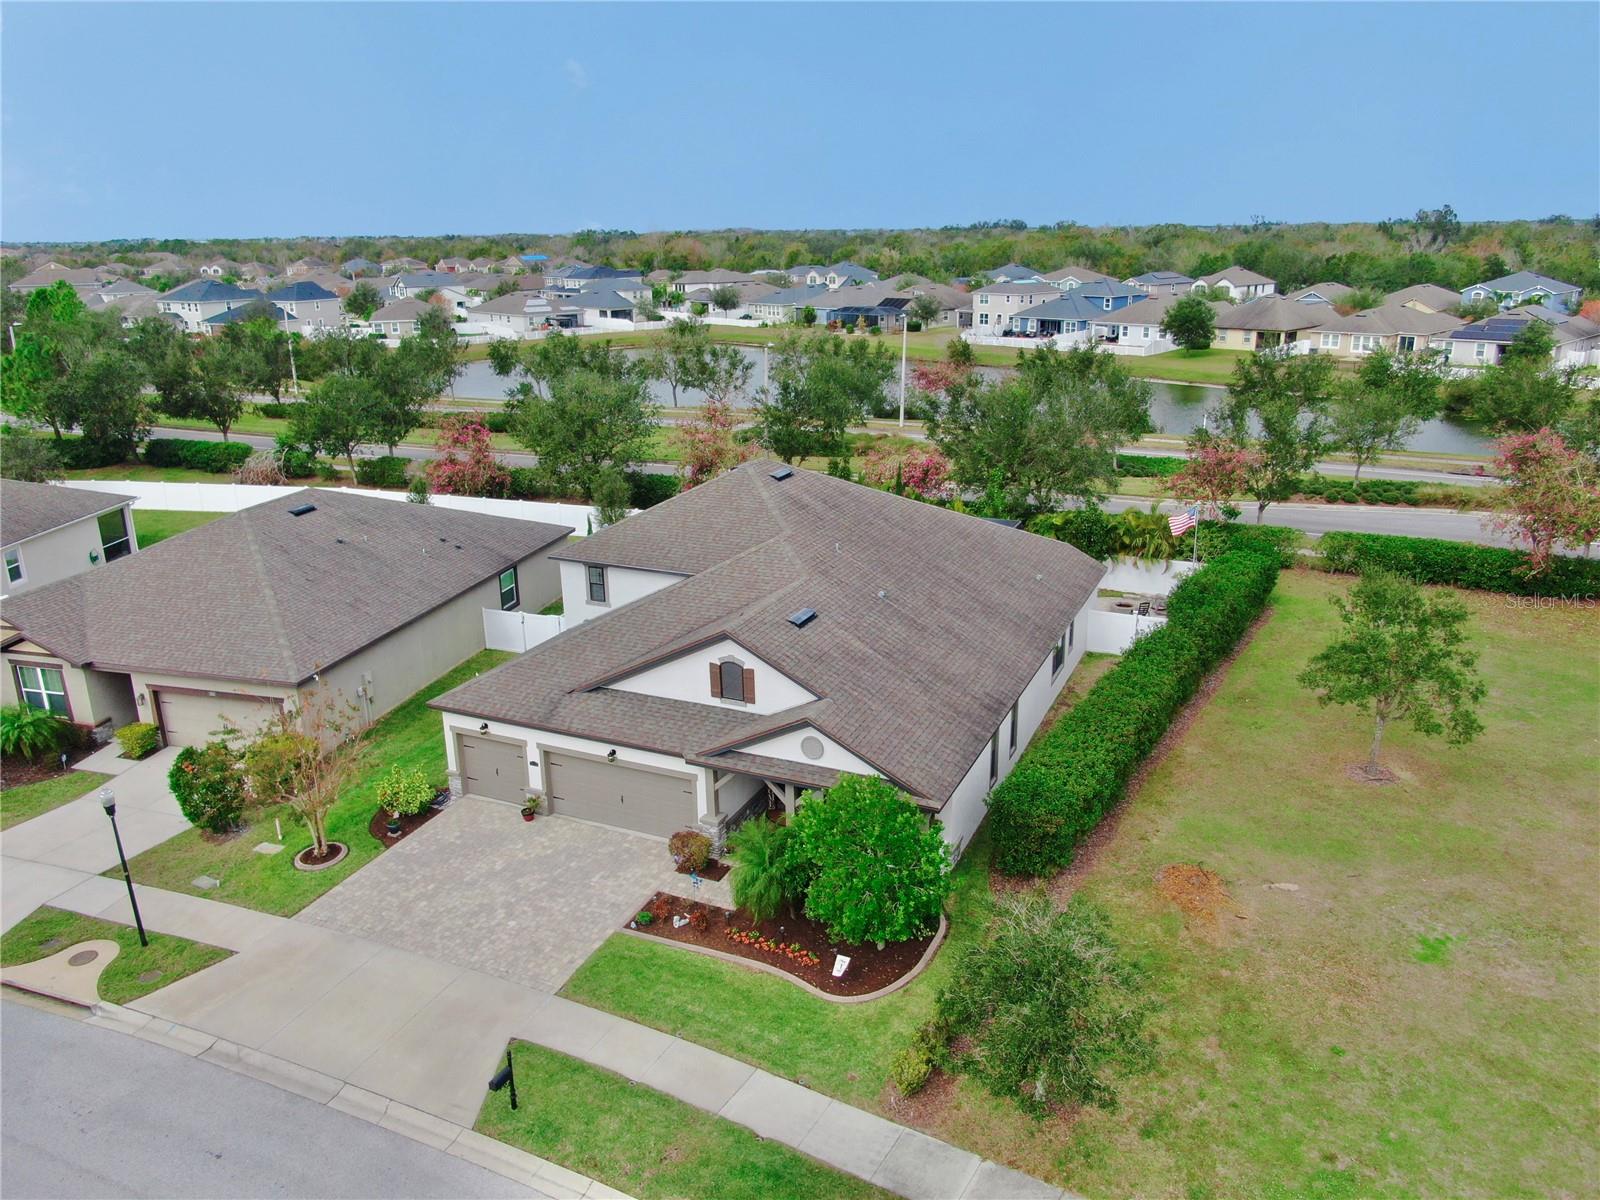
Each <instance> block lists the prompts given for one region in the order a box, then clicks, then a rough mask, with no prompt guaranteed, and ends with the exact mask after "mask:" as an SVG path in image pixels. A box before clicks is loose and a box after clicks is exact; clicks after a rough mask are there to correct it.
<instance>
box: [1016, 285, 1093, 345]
mask: <svg viewBox="0 0 1600 1200" xmlns="http://www.w3.org/2000/svg"><path fill="white" fill-rule="evenodd" d="M1052 290H1053V289H1052ZM1086 290H1087V289H1086V288H1074V289H1073V290H1072V291H1070V292H1068V293H1066V294H1065V295H1062V294H1061V293H1060V292H1057V293H1056V294H1055V295H1054V296H1053V297H1052V298H1050V299H1048V300H1046V301H1045V302H1044V303H1043V304H1035V305H1034V306H1032V307H1031V308H1025V309H1023V310H1022V311H1021V312H1018V313H1016V314H1014V315H1013V316H1012V317H1011V319H1010V320H1009V321H1008V322H1007V327H1006V332H1009V333H1017V334H1022V335H1024V336H1027V337H1055V336H1057V335H1059V334H1074V333H1078V334H1087V333H1089V332H1090V330H1091V327H1092V326H1093V325H1094V322H1095V321H1096V319H1098V318H1100V317H1102V316H1104V315H1105V312H1106V309H1105V308H1104V307H1103V306H1102V303H1101V301H1100V300H1099V299H1096V298H1092V297H1089V296H1085V295H1084V294H1083V292H1084V291H1086Z"/></svg>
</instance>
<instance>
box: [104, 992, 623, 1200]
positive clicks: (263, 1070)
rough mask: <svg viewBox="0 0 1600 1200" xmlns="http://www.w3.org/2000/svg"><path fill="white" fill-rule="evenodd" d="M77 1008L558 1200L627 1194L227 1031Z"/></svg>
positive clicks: (118, 1009) (126, 1011)
mask: <svg viewBox="0 0 1600 1200" xmlns="http://www.w3.org/2000/svg"><path fill="white" fill-rule="evenodd" d="M78 1011H79V1012H82V1013H84V1015H82V1016H79V1017H78V1019H79V1020H82V1021H84V1022H85V1023H86V1024H89V1025H95V1026H98V1027H99V1028H101V1029H110V1030H113V1031H115V1032H117V1033H126V1034H130V1035H132V1036H133V1037H136V1038H140V1039H141V1040H143V1041H147V1042H154V1043H155V1044H157V1045H160V1046H166V1047H168V1048H169V1049H172V1050H177V1051H179V1052H180V1053H183V1054H187V1055H188V1056H189V1057H191V1058H199V1059H203V1060H204V1061H206V1062H208V1063H211V1064H212V1065H213V1066H217V1067H221V1068H222V1069H223V1070H226V1071H233V1072H235V1073H237V1074H240V1075H248V1076H250V1077H251V1078H252V1079H258V1080H260V1081H261V1082H262V1083H266V1084H270V1085H271V1086H273V1087H275V1088H279V1089H280V1090H282V1091H286V1092H294V1093H295V1094H296V1095H300V1096H304V1097H306V1099H308V1100H314V1101H316V1102H317V1103H318V1104H321V1105H324V1106H326V1107H328V1108H332V1109H335V1110H337V1111H339V1112H342V1113H345V1114H346V1115H348V1116H352V1117H356V1118H357V1119H359V1120H362V1121H366V1122H368V1123H369V1124H372V1125H377V1126H379V1127H380V1128H382V1129H387V1130H389V1131H390V1132H391V1133H397V1134H399V1135H400V1136H401V1137H404V1138H409V1139H410V1140H411V1141H414V1142H420V1143H422V1144H423V1145H425V1146H431V1147H432V1148H433V1149H435V1150H442V1151H444V1152H445V1153H446V1154H451V1155H454V1156H455V1157H456V1158H460V1159H464V1160H466V1161H467V1162H470V1163H473V1164H474V1165H476V1166H479V1167H482V1168H483V1169H484V1170H486V1171H492V1172H494V1173H495V1174H496V1175H499V1176H501V1177H502V1178H505V1179H509V1180H511V1181H512V1182H513V1183H518V1184H521V1185H522V1186H523V1187H528V1188H533V1189H534V1190H535V1191H538V1192H541V1193H544V1194H545V1195H547V1196H552V1197H558V1198H562V1200H567V1198H570V1200H632V1197H630V1196H628V1195H627V1193H625V1192H619V1191H617V1190H616V1189H615V1188H612V1187H609V1186H607V1185H606V1184H603V1183H601V1182H600V1181H599V1180H596V1179H590V1178H589V1177H588V1176H586V1175H580V1174H578V1173H577V1172H576V1171H569V1170H568V1169H567V1168H566V1167H563V1166H562V1165H561V1164H559V1163H554V1162H550V1161H548V1160H546V1159H543V1158H540V1157H539V1156H538V1155H535V1154H529V1153H527V1152H526V1151H523V1150H518V1149H517V1148H516V1147H515V1146H510V1145H507V1144H506V1143H505V1142H499V1141H496V1140H495V1139H494V1138H490V1137H485V1136H484V1135H483V1134H481V1133H478V1132H476V1131H475V1130H471V1129H466V1128H463V1127H462V1126H460V1125H457V1124H455V1123H453V1122H451V1121H446V1120H444V1119H443V1118H442V1117H436V1116H434V1115H433V1114H431V1113H425V1112H423V1111H422V1110H421V1109H417V1108H412V1107H411V1106H410V1105H409V1104H402V1103H401V1102H400V1101H398V1100H391V1099H389V1098H388V1097H387V1096H381V1095H379V1094H378V1093H376V1092H369V1091H367V1090H366V1089H365V1088H358V1087H356V1086H355V1085H354V1084H349V1083H345V1082H344V1081H343V1080H340V1079H335V1078H334V1077H333V1076H331V1075H324V1074H323V1073H322V1072H320V1071H313V1070H311V1069H310V1068H309V1067H302V1066H301V1065H300V1064H298V1063H292V1062H289V1061H288V1060H287V1059H282V1058H278V1057H276V1056H275V1055H271V1054H263V1053H262V1052H261V1051H259V1050H252V1049H250V1048H249V1047H248V1046H241V1045H239V1044H238V1043H237V1042H231V1041H228V1040H227V1039H226V1038H218V1037H213V1036H212V1035H211V1034H208V1033H202V1032H201V1031H200V1030H198V1029H190V1028H189V1027H188V1026H186V1025H179V1024H176V1023H175V1022H172V1021H163V1020H160V1019H158V1018H153V1017H149V1016H147V1015H145V1014H144V1013H140V1012H136V1011H134V1010H133V1009H131V1008H124V1007H123V1006H122V1005H120V1004H109V1003H106V1002H104V1001H102V1002H100V1003H98V1004H96V1005H94V1007H92V1008H90V1009H88V1010H82V1009H79V1010H78ZM75 1015H76V1014H75Z"/></svg>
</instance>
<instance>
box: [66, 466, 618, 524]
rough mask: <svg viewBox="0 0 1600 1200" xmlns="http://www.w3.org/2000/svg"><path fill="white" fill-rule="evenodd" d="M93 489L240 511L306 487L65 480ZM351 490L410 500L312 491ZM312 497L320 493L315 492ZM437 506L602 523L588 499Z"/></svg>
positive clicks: (474, 500) (448, 500) (455, 500)
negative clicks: (557, 501)
mask: <svg viewBox="0 0 1600 1200" xmlns="http://www.w3.org/2000/svg"><path fill="white" fill-rule="evenodd" d="M64 486H70V487H74V488H79V489H82V490H84V491H90V492H110V493H111V494H113V495H117V496H132V497H133V498H134V502H133V507H134V508H135V509H140V508H160V509H170V510H172V511H174V512H221V513H231V512H238V511H239V510H240V509H242V508H253V507H255V506H256V505H257V504H265V503H267V502H268V501H269V500H281V499H283V497H285V496H292V495H294V494H295V493H296V492H299V491H304V490H306V489H304V488H300V487H295V486H293V485H287V486H278V485H272V484H254V483H150V482H145V481H142V480H139V481H136V480H132V479H74V480H73V481H72V482H71V483H70V484H67V485H64ZM320 491H336V492H349V493H351V494H352V495H356V496H374V497H376V498H378V499H379V500H398V501H400V502H402V503H404V502H405V499H406V493H405V492H385V491H378V490H376V489H373V488H316V489H313V492H320ZM313 498H315V496H314V495H313ZM432 503H433V504H434V505H435V506H436V507H438V508H455V509H460V510H462V511H465V512H476V513H485V514H487V515H489V516H492V517H514V518H516V519H517V520H521V521H542V522H545V523H546V524H550V525H565V526H566V527H567V528H569V529H571V530H572V531H573V532H574V533H581V534H587V533H588V532H589V531H590V529H591V528H592V527H597V526H598V523H599V517H598V515H597V514H596V512H595V510H594V508H592V507H591V506H589V505H587V504H554V503H548V502H546V501H543V500H494V499H491V498H489V497H487V496H434V497H433V498H432Z"/></svg>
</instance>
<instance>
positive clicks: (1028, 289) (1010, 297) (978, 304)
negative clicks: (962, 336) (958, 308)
mask: <svg viewBox="0 0 1600 1200" xmlns="http://www.w3.org/2000/svg"><path fill="white" fill-rule="evenodd" d="M1060 294H1061V289H1060V288H1059V287H1057V286H1056V285H1055V284H1054V283H1043V282H1038V281H1035V282H1032V283H1027V282H1023V283H991V284H989V285H988V286H986V287H981V288H979V289H978V290H977V291H975V292H973V293H972V329H973V331H974V332H975V333H979V334H993V335H1000V334H1003V333H1005V332H1006V330H1007V329H1009V328H1010V323H1011V318H1012V317H1014V316H1016V314H1017V313H1019V312H1021V311H1022V310H1023V309H1025V308H1032V307H1034V306H1035V305H1037V304H1043V303H1044V302H1045V301H1046V300H1051V299H1054V298H1055V297H1057V296H1059V295H1060Z"/></svg>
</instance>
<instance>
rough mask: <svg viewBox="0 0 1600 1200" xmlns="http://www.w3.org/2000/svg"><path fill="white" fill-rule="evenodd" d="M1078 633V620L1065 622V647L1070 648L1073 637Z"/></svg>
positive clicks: (1073, 619)
mask: <svg viewBox="0 0 1600 1200" xmlns="http://www.w3.org/2000/svg"><path fill="white" fill-rule="evenodd" d="M1077 632H1078V618H1077V617H1073V618H1072V620H1070V621H1068V622H1067V645H1068V647H1071V645H1072V639H1073V636H1074V635H1075V634H1076V633H1077Z"/></svg>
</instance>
